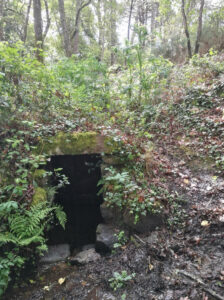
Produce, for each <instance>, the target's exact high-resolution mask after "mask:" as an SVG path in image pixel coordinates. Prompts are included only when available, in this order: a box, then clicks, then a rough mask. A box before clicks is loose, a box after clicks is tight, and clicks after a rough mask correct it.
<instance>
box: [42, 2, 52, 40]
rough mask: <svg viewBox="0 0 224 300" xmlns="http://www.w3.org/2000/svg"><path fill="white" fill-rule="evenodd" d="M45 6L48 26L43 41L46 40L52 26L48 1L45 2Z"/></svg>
mask: <svg viewBox="0 0 224 300" xmlns="http://www.w3.org/2000/svg"><path fill="white" fill-rule="evenodd" d="M44 4H45V10H46V16H47V25H46V27H45V30H44V34H43V40H45V38H46V36H47V33H48V30H49V28H50V25H51V19H50V14H49V8H48V3H47V0H44Z"/></svg>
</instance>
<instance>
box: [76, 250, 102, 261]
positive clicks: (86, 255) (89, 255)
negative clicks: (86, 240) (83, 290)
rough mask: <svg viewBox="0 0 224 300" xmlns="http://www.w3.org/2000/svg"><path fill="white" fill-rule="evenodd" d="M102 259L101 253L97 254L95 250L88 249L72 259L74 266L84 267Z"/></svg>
mask: <svg viewBox="0 0 224 300" xmlns="http://www.w3.org/2000/svg"><path fill="white" fill-rule="evenodd" d="M100 258H101V256H100V254H99V253H96V251H95V249H93V248H92V249H88V250H85V251H82V252H80V253H78V254H77V255H76V256H74V257H71V258H70V262H71V263H72V264H79V265H84V264H87V263H90V262H94V261H97V260H99V259H100Z"/></svg>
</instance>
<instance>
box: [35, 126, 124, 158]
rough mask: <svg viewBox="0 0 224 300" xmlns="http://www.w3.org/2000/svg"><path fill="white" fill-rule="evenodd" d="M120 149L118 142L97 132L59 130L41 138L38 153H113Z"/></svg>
mask: <svg viewBox="0 0 224 300" xmlns="http://www.w3.org/2000/svg"><path fill="white" fill-rule="evenodd" d="M119 149H120V143H118V142H116V141H114V140H113V139H112V138H111V137H104V136H101V135H99V134H98V133H97V132H92V131H90V132H74V133H64V132H60V133H59V134H57V135H56V136H54V137H50V138H48V139H46V140H42V141H41V142H40V144H39V146H38V148H37V152H38V153H46V154H49V155H66V154H67V155H78V154H91V153H102V152H104V153H109V154H111V153H114V152H118V151H119Z"/></svg>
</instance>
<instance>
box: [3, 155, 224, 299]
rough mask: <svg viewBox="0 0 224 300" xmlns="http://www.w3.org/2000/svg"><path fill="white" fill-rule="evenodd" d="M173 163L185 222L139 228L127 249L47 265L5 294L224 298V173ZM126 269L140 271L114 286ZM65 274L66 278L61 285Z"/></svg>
mask: <svg viewBox="0 0 224 300" xmlns="http://www.w3.org/2000/svg"><path fill="white" fill-rule="evenodd" d="M173 166H174V168H173V171H172V174H171V176H170V179H169V185H170V190H171V192H172V193H174V192H178V193H179V195H181V198H182V199H183V205H182V209H183V212H184V217H183V220H182V223H181V224H179V225H176V226H173V227H172V228H168V227H167V226H164V227H163V228H159V229H157V230H155V231H154V232H151V233H148V234H147V235H138V234H135V233H133V235H132V236H131V237H130V240H129V242H128V243H127V244H126V245H125V246H124V247H122V249H119V250H117V251H116V252H115V253H113V254H110V255H107V256H104V257H103V256H102V258H101V259H100V260H99V261H97V262H93V263H89V264H87V265H84V266H70V265H69V264H67V263H66V262H61V263H58V264H55V265H52V266H51V267H49V268H48V269H46V270H45V271H43V269H42V270H41V271H39V272H38V274H37V275H36V277H35V278H32V280H28V281H26V282H23V283H22V284H21V286H20V287H19V288H16V289H14V290H9V291H8V293H7V294H6V296H5V298H4V299H5V300H6V299H7V300H14V299H16V300H19V299H21V300H22V299H23V300H28V299H29V300H31V299H32V300H39V299H45V300H47V299H49V300H50V299H52V300H53V299H55V300H56V299H57V300H59V299H60V300H62V299H65V300H70V299H77V300H104V299H105V300H106V299H107V300H110V299H111V300H112V299H118V300H120V299H121V300H123V299H127V300H140V299H142V300H144V299H147V300H149V299H155V300H156V299H157V300H159V299H161V300H162V299H164V300H176V299H178V300H180V299H182V300H189V299H190V300H197V299H198V300H209V299H224V230H223V229H224V179H223V178H221V177H220V176H219V175H217V174H216V173H215V171H213V170H212V169H210V170H205V169H198V170H197V168H194V169H190V168H189V167H187V164H186V163H185V161H174V162H173ZM123 270H126V271H127V273H128V274H132V273H136V275H135V277H134V278H133V279H132V280H129V281H128V282H127V284H126V285H125V286H124V287H122V288H119V289H117V290H116V291H114V290H113V289H112V288H111V287H110V284H109V281H108V280H109V279H110V278H112V277H113V272H115V271H116V272H119V273H121V272H122V271H123ZM59 278H63V279H65V280H64V283H63V284H61V285H60V284H59V283H58V279H59Z"/></svg>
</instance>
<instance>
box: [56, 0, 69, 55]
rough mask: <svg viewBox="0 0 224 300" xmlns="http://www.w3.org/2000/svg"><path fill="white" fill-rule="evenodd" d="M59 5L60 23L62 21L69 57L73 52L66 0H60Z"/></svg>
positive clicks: (64, 40) (66, 53)
mask: <svg viewBox="0 0 224 300" xmlns="http://www.w3.org/2000/svg"><path fill="white" fill-rule="evenodd" d="M58 7H59V14H60V23H61V29H62V36H63V45H64V50H65V55H66V56H67V57H70V56H71V54H72V53H71V44H70V38H69V32H68V26H67V22H66V16H65V6H64V0H58Z"/></svg>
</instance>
